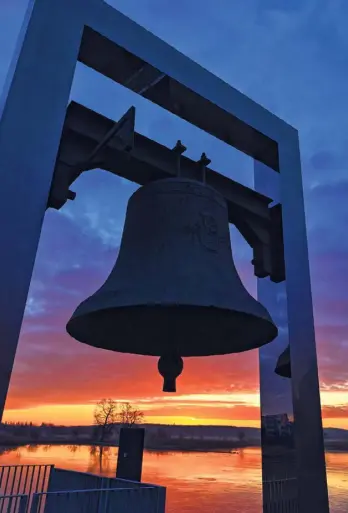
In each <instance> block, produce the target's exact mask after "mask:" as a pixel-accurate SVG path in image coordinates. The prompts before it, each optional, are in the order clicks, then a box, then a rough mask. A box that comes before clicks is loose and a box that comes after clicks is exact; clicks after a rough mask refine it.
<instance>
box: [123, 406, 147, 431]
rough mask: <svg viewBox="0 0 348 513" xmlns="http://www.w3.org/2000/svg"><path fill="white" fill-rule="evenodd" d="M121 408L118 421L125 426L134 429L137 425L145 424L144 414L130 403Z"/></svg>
mask: <svg viewBox="0 0 348 513" xmlns="http://www.w3.org/2000/svg"><path fill="white" fill-rule="evenodd" d="M120 408H121V411H120V412H119V414H118V419H119V422H120V424H122V425H123V426H125V427H133V426H134V425H135V424H141V423H142V422H143V420H144V413H143V412H142V411H140V410H137V409H136V408H134V407H133V406H132V405H131V404H130V403H121V405H120Z"/></svg>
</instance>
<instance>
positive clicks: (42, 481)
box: [0, 465, 53, 513]
mask: <svg viewBox="0 0 348 513" xmlns="http://www.w3.org/2000/svg"><path fill="white" fill-rule="evenodd" d="M52 469H53V465H2V466H0V499H1V500H0V513H5V512H6V513H12V510H8V507H7V503H8V500H7V501H5V500H3V499H4V497H5V496H6V497H7V499H8V497H9V496H17V497H19V496H20V495H25V496H28V507H29V506H30V503H31V498H32V495H33V494H34V493H37V492H44V491H46V490H47V487H48V483H49V478H50V475H51V470H52ZM12 502H13V504H14V501H12ZM22 502H23V500H22ZM13 507H14V506H13ZM13 511H17V510H13Z"/></svg>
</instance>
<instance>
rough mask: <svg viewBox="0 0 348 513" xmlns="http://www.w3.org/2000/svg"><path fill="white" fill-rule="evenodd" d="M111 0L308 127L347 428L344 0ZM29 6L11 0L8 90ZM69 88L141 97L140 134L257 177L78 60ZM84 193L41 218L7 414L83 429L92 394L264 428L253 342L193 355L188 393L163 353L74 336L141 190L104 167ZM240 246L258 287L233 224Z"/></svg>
mask: <svg viewBox="0 0 348 513" xmlns="http://www.w3.org/2000/svg"><path fill="white" fill-rule="evenodd" d="M109 3H110V4H112V5H113V6H114V7H116V8H118V9H119V10H121V11H122V12H123V13H125V14H126V15H128V16H130V17H131V18H133V19H134V20H135V21H137V22H139V23H140V24H142V25H144V26H145V27H146V28H147V29H149V30H150V31H152V32H154V33H155V34H156V35H158V36H160V37H161V38H163V39H164V40H166V41H167V42H169V43H170V44H172V45H173V46H175V47H176V48H178V49H179V50H180V51H182V52H183V53H185V54H187V55H188V56H189V57H191V58H193V59H194V60H195V61H197V62H199V63H200V64H202V65H203V66H204V67H206V68H208V69H209V70H211V71H212V72H214V73H215V74H217V75H218V76H220V77H221V78H223V79H224V80H225V81H227V82H229V83H230V84H232V85H233V86H235V87H236V88H237V89H239V90H241V91H242V92H243V93H245V94H247V95H248V96H250V97H251V98H253V99H254V100H256V101H257V102H259V103H261V104H262V105H264V106H265V107H266V108H268V109H270V110H271V111H273V112H274V113H275V114H277V115H278V116H279V117H281V118H283V119H285V120H286V121H287V122H289V123H290V124H291V125H293V126H295V127H296V128H298V129H299V132H300V140H301V151H302V161H303V177H304V186H305V200H306V213H307V227H308V237H309V249H310V264H311V275H312V284H313V295H314V310H315V321H316V335H317V347H318V357H319V372H320V382H321V398H322V406H323V417H324V425H325V426H335V427H343V428H346V429H348V315H347V314H348V287H347V276H348V236H347V229H346V226H347V225H348V208H347V206H346V207H344V205H345V204H346V205H347V198H348V170H347V161H348V121H347V120H348V116H347V112H348V97H347V90H348V72H347V70H348V62H347V61H348V59H347V55H348V33H347V29H346V20H347V18H348V3H347V1H346V0H279V1H276V0H244V1H243V2H240V1H237V0H219V2H213V1H211V0H205V1H204V2H202V1H201V0H189V1H188V0H179V1H178V0H177V1H176V2H163V1H162V0H141V1H140V0H110V2H109ZM26 5H27V0H0V89H1V87H2V84H3V82H4V80H5V76H6V72H7V68H8V66H9V63H10V59H11V56H12V52H13V50H14V46H15V42H16V37H17V34H18V31H19V28H20V25H21V22H22V18H23V15H24V12H25V8H26ZM203 5H204V8H202V6H203ZM279 5H280V6H282V7H279ZM285 6H286V7H285ZM71 98H72V99H74V100H75V101H78V102H80V103H82V104H84V105H86V106H88V107H89V108H92V109H94V110H95V111H98V112H100V113H102V114H104V115H107V116H109V117H110V118H113V119H119V118H120V117H121V116H122V115H123V113H124V112H125V111H126V110H127V109H128V108H129V107H130V106H131V105H135V106H136V107H137V114H136V130H137V131H138V132H140V133H143V134H144V135H146V136H148V137H151V138H153V139H155V140H158V141H160V142H161V143H163V144H166V145H167V146H173V145H174V144H175V142H176V140H177V139H181V140H182V142H183V144H185V145H186V146H187V147H188V152H187V154H188V155H189V156H190V157H191V158H194V159H198V158H199V156H200V154H201V153H202V152H203V151H204V152H206V154H207V155H208V156H209V158H211V160H212V167H214V169H216V170H219V171H220V172H222V173H224V174H226V175H228V176H230V177H232V178H234V179H236V180H238V181H240V182H242V183H243V184H245V185H248V186H252V180H253V173H252V171H253V163H252V160H251V159H249V158H247V157H245V156H244V155H240V154H239V153H238V152H237V151H235V150H233V149H231V148H227V147H225V145H223V144H222V143H220V142H218V141H216V140H214V139H213V138H212V137H211V136H208V135H207V134H203V133H202V132H200V131H199V130H198V129H194V128H193V127H190V126H188V125H187V124H186V123H184V122H183V121H181V120H179V119H176V118H175V117H174V116H172V115H169V114H168V113H166V112H164V111H163V110H161V109H160V108H158V107H156V106H154V105H152V104H150V103H148V102H146V101H145V100H143V99H141V98H138V97H137V96H136V95H135V94H133V93H131V92H129V91H127V90H124V89H122V88H121V87H120V86H118V85H116V84H114V83H112V82H111V81H110V80H107V79H106V78H104V77H102V76H99V75H98V74H96V73H95V72H93V71H91V70H89V69H87V68H85V67H84V66H82V65H80V64H79V65H78V66H77V70H76V74H75V80H74V85H73V89H72V93H71ZM33 185H34V184H33ZM72 188H73V190H75V191H76V192H77V198H76V200H75V202H71V203H69V204H68V205H66V206H65V207H64V208H63V209H62V210H61V211H48V212H47V214H46V217H45V222H44V226H43V231H42V238H41V242H40V247H39V252H38V255H37V261H36V265H35V271H34V275H33V279H32V283H31V289H30V293H29V298H28V302H27V308H26V315H25V320H24V324H23V327H22V332H21V338H20V343H19V348H18V352H17V357H16V361H15V367H14V372H13V376H12V381H11V386H10V392H9V396H8V400H7V405H6V406H7V407H6V413H5V420H27V421H34V422H42V421H45V422H54V423H60V424H87V423H91V422H92V413H93V408H94V405H95V403H96V402H97V401H98V400H100V399H101V398H102V397H112V398H114V399H116V400H124V401H130V402H132V403H134V404H137V405H138V406H139V407H140V408H141V409H143V411H144V413H145V417H146V421H148V422H165V423H173V422H175V423H177V424H179V423H186V424H187V423H190V424H198V423H199V424H231V425H232V424H233V425H239V426H242V425H243V426H259V423H260V421H259V416H260V411H259V385H258V383H259V379H258V354H257V352H251V353H244V354H239V355H232V356H227V357H212V358H205V359H192V360H191V359H189V360H187V361H186V362H185V369H184V373H183V375H182V376H181V377H180V378H179V380H178V393H177V394H176V395H164V394H163V393H162V392H161V378H160V376H159V375H158V373H157V360H156V359H153V358H149V357H139V356H130V355H120V354H117V353H110V352H106V351H102V350H98V349H93V348H90V347H87V346H84V345H82V344H80V343H78V342H76V341H75V340H72V339H71V338H70V337H69V336H68V335H67V334H66V332H65V325H66V322H67V320H68V319H69V317H70V315H71V313H72V312H73V310H74V309H75V307H76V306H77V305H78V304H79V303H80V302H81V300H83V299H85V298H86V297H87V296H88V295H90V294H91V293H93V292H94V291H95V290H96V289H97V288H98V287H99V286H100V285H101V284H102V283H103V281H104V280H105V278H106V277H107V275H108V273H109V272H110V270H111V268H112V266H113V265H114V263H115V259H116V256H117V252H118V247H119V242H120V237H121V233H122V228H123V223H124V216H125V208H126V205H127V201H128V198H129V196H130V195H131V193H132V192H134V191H135V190H136V186H135V185H134V184H132V183H130V182H126V181H125V180H121V179H119V178H117V177H115V176H111V175H109V174H107V173H106V172H103V171H93V172H90V173H88V174H85V175H83V176H82V177H81V178H79V180H78V181H77V183H76V184H74V186H73V187H72ZM232 244H233V254H234V258H235V261H236V264H237V267H238V270H239V272H240V274H241V276H242V279H243V281H244V282H245V284H246V285H247V287H248V288H249V290H254V289H255V281H254V278H253V276H252V267H251V264H250V260H251V252H250V250H249V248H248V247H247V245H246V243H245V242H244V241H243V240H242V238H241V237H240V236H239V234H238V233H237V232H236V231H233V230H232ZM0 336H1V333H0Z"/></svg>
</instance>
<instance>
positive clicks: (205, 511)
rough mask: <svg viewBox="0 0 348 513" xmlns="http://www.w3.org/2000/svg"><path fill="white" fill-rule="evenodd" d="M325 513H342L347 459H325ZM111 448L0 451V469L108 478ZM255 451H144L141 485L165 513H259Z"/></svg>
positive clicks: (346, 508) (347, 496)
mask: <svg viewBox="0 0 348 513" xmlns="http://www.w3.org/2000/svg"><path fill="white" fill-rule="evenodd" d="M326 458H327V470H328V483H329V493H330V505H331V509H330V513H347V512H348V453H343V452H336V453H327V455H326ZM116 460H117V448H115V447H107V448H104V453H103V458H102V461H101V462H100V457H99V452H98V450H96V449H95V448H94V449H93V448H91V447H89V446H67V445H53V446H42V445H41V446H39V445H38V446H24V447H18V448H16V449H11V450H6V451H5V452H4V451H1V455H0V464H2V465H4V464H6V465H14V464H17V465H18V464H40V463H46V464H54V465H56V466H57V467H61V468H65V469H71V470H80V471H84V472H92V473H98V474H100V473H102V474H103V475H105V476H114V475H115V468H116ZM260 463H261V455H260V450H259V449H255V448H253V449H243V450H240V451H238V453H236V454H229V453H194V452H185V453H183V452H150V451H145V454H144V466H143V481H145V482H148V483H153V484H159V485H162V486H165V487H166V488H167V510H166V512H167V513H193V512H195V513H197V512H198V511H199V513H215V512H219V513H221V511H224V508H225V509H226V511H230V510H231V505H233V511H238V513H261V511H262V507H261V468H260Z"/></svg>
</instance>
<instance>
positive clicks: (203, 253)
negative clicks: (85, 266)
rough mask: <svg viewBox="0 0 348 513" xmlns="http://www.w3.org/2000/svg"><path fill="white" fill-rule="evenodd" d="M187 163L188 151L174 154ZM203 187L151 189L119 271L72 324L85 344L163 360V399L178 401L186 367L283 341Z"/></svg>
mask: <svg viewBox="0 0 348 513" xmlns="http://www.w3.org/2000/svg"><path fill="white" fill-rule="evenodd" d="M174 150H175V151H176V152H177V155H178V159H180V155H181V153H182V152H183V151H184V150H185V147H183V146H182V144H181V143H179V142H178V143H177V146H176V147H175V148H174ZM209 162H210V161H209V159H207V157H206V156H205V155H204V154H203V155H202V157H201V159H200V161H199V164H200V166H201V170H202V177H203V181H202V182H200V181H195V180H191V179H187V178H184V177H181V176H180V162H179V165H178V176H177V177H174V178H167V179H162V180H157V181H153V182H150V183H148V184H146V185H144V186H143V187H140V188H139V189H138V190H137V191H136V192H135V193H134V194H133V195H132V196H131V198H130V200H129V202H128V206H127V213H126V220H125V225H124V229H123V234H122V240H121V245H120V249H119V254H118V257H117V260H116V264H115V266H114V268H113V269H112V271H111V273H110V275H109V277H108V278H107V280H106V281H105V283H104V284H103V285H102V287H101V288H100V289H99V290H98V291H97V292H95V294H93V295H92V296H91V297H89V298H87V299H86V300H85V301H83V302H82V303H81V304H80V305H79V306H78V307H77V309H76V310H75V312H74V314H73V316H72V317H71V319H70V320H69V322H68V324H67V331H68V333H69V334H70V335H71V336H72V337H73V338H75V339H76V340H78V341H80V342H83V343H85V344H89V345H91V346H94V347H100V348H103V349H108V350H111V351H118V352H122V353H133V354H140V355H151V356H157V357H160V360H159V362H158V370H159V372H160V374H161V375H162V376H163V378H164V386H163V391H166V392H175V391H176V384H175V382H176V378H177V376H179V375H180V373H181V371H182V369H183V362H182V357H190V356H211V355H223V354H230V353H238V352H242V351H248V350H250V349H255V348H258V347H261V346H263V345H264V344H267V343H268V342H271V341H272V340H273V339H274V338H275V337H276V336H277V334H278V330H277V327H276V326H275V324H274V323H273V321H272V319H271V317H270V315H269V313H268V311H267V310H266V308H265V307H264V306H262V305H261V304H260V303H259V302H258V301H256V300H255V299H254V298H253V297H252V296H251V295H250V294H249V293H248V291H247V290H246V289H245V287H244V285H243V284H242V282H241V279H240V277H239V275H238V273H237V270H236V268H235V265H234V262H233V258H232V251H231V243H230V234H229V222H228V212H227V205H226V202H225V199H224V197H223V196H222V195H221V194H220V193H218V192H217V191H216V190H215V189H213V188H212V187H210V186H209V185H207V184H206V183H205V172H204V170H205V166H206V165H207V164H208V163H209Z"/></svg>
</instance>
